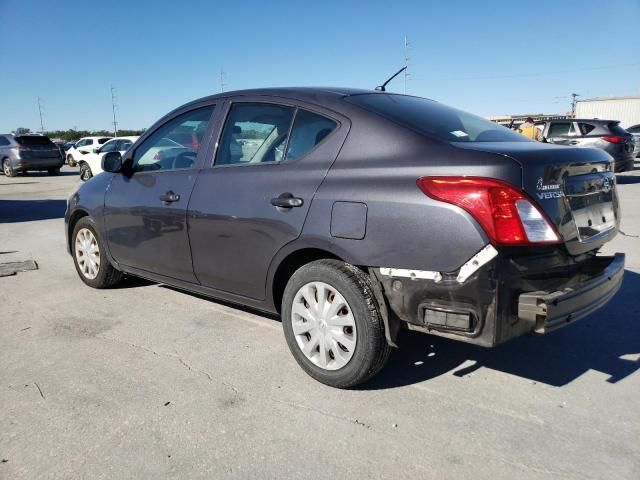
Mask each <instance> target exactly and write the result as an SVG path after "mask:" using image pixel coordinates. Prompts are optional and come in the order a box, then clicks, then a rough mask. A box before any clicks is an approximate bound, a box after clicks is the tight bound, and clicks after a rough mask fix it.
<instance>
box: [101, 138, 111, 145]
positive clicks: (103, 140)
mask: <svg viewBox="0 0 640 480" xmlns="http://www.w3.org/2000/svg"><path fill="white" fill-rule="evenodd" d="M109 140H111V139H110V138H109V137H107V138H99V139H98V145H102V144H104V143H105V142H108V141H109Z"/></svg>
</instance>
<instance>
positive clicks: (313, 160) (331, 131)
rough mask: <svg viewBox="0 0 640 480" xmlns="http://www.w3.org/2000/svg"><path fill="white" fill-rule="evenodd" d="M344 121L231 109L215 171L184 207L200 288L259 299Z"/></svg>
mask: <svg viewBox="0 0 640 480" xmlns="http://www.w3.org/2000/svg"><path fill="white" fill-rule="evenodd" d="M347 131H348V121H347V120H346V119H342V118H337V117H336V116H335V115H334V114H328V112H318V111H315V112H312V111H310V110H307V109H306V108H302V107H300V108H297V107H296V106H294V105H283V104H276V103H265V102H264V101H263V102H260V103H258V102H253V103H252V102H236V103H232V104H231V107H230V110H229V113H228V115H227V120H226V123H225V126H224V129H223V132H222V135H221V137H220V140H219V146H218V149H217V154H216V159H215V165H214V166H213V167H212V168H206V169H204V170H203V171H202V173H201V174H200V176H199V177H198V180H197V182H196V186H195V188H194V191H193V195H192V197H191V201H190V204H189V232H190V237H191V249H192V252H193V265H194V270H195V273H196V276H197V278H198V280H199V281H200V282H201V283H202V284H203V285H205V286H208V287H211V288H215V289H218V290H223V291H226V292H230V293H234V294H239V295H243V296H245V297H250V298H254V299H258V300H262V299H264V297H265V280H266V276H267V272H268V269H269V265H270V263H271V260H272V259H273V257H274V256H275V254H276V253H277V252H278V250H280V249H281V248H282V247H283V246H284V245H286V244H287V243H289V242H291V241H293V240H295V239H296V238H297V237H298V236H299V235H300V232H301V230H302V226H303V224H304V221H305V218H306V215H307V211H308V209H309V205H310V204H311V201H312V199H313V196H314V194H315V192H316V190H317V188H318V187H319V185H320V183H321V182H322V180H323V179H324V177H325V175H326V173H327V171H328V169H329V167H330V166H331V164H332V163H333V161H334V160H335V158H336V156H337V154H338V152H339V150H340V147H341V146H342V143H343V142H344V139H345V138H346V134H347Z"/></svg>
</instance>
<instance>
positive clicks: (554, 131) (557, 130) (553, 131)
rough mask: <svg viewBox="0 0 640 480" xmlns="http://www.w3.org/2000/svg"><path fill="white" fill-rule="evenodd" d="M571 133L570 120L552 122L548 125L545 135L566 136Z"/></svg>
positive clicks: (552, 136) (571, 125)
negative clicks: (547, 131)
mask: <svg viewBox="0 0 640 480" xmlns="http://www.w3.org/2000/svg"><path fill="white" fill-rule="evenodd" d="M572 134H573V124H572V123H571V122H561V123H560V122H559V123H552V124H551V125H550V126H549V133H548V134H547V137H549V138H554V137H567V136H569V135H572Z"/></svg>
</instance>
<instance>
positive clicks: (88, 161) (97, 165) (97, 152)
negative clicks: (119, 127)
mask: <svg viewBox="0 0 640 480" xmlns="http://www.w3.org/2000/svg"><path fill="white" fill-rule="evenodd" d="M137 139H138V137H116V138H112V139H111V140H109V141H107V142H105V143H104V145H102V146H101V147H98V148H94V149H93V150H92V151H91V152H90V153H88V154H86V155H84V156H83V158H82V159H81V160H80V162H79V163H78V165H80V180H82V181H83V182H86V181H87V180H89V179H90V178H91V177H93V176H94V175H97V174H99V173H100V172H102V157H104V156H105V154H107V153H109V152H120V154H124V153H125V152H126V151H127V150H129V147H130V146H131V145H133V143H134V142H135V141H136V140H137Z"/></svg>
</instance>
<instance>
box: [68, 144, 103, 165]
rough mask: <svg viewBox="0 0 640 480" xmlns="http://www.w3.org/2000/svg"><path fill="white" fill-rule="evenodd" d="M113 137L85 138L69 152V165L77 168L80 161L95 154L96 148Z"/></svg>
mask: <svg viewBox="0 0 640 480" xmlns="http://www.w3.org/2000/svg"><path fill="white" fill-rule="evenodd" d="M110 138H111V137H83V138H81V139H80V140H78V141H77V142H76V144H75V145H74V146H73V147H71V148H70V149H69V150H67V163H68V164H69V166H71V167H75V166H76V165H77V164H78V163H80V160H83V159H84V158H85V157H86V156H87V155H89V154H90V153H92V152H93V150H94V149H95V148H99V147H101V146H102V145H103V144H104V143H105V142H107V141H108V140H109V139H110Z"/></svg>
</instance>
